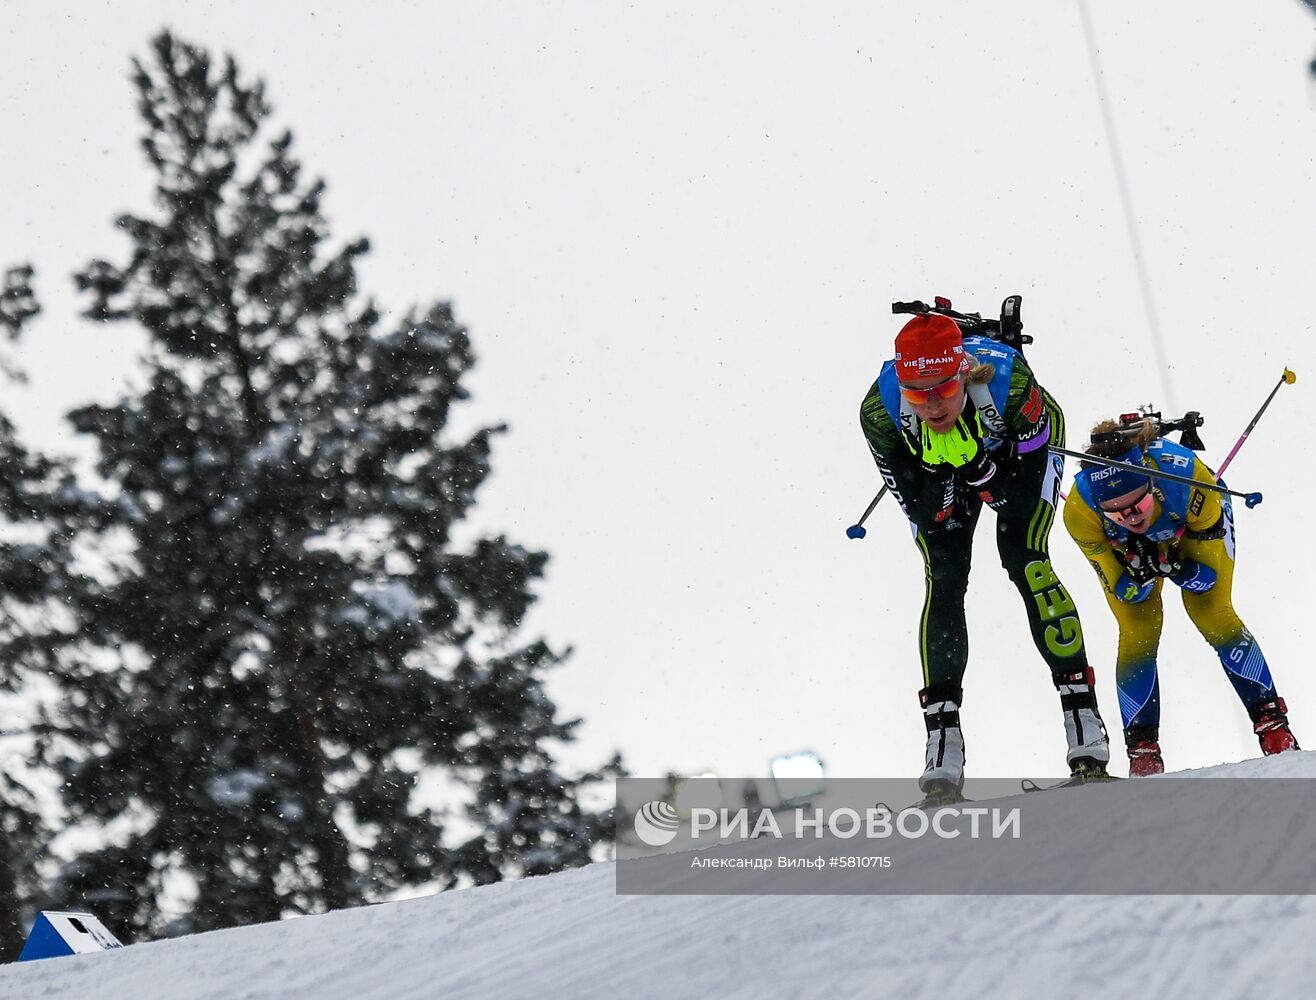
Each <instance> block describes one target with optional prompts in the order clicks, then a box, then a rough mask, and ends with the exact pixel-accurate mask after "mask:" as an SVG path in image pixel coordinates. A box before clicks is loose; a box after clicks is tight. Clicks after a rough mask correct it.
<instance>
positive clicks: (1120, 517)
mask: <svg viewBox="0 0 1316 1000" xmlns="http://www.w3.org/2000/svg"><path fill="white" fill-rule="evenodd" d="M1155 499H1156V498H1155V497H1153V496H1152V488H1151V486H1150V485H1148V487H1147V492H1146V493H1144V494H1143V495H1142V496H1140V497H1138V499H1137V500H1135V501H1134V502H1133V503H1131V504H1129V505H1128V506H1127V507H1121V508H1120V509H1119V510H1107V509H1106V508H1105V507H1102V508H1101V513H1103V514H1105V515H1106V516H1107V517H1108V518H1110V519H1111V520H1112V521H1127V520H1128V519H1129V518H1131V517H1137V516H1139V515H1140V514H1146V513H1147V511H1149V510H1151V506H1152V503H1153V502H1154V501H1155Z"/></svg>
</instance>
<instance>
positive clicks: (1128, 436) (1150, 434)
mask: <svg viewBox="0 0 1316 1000" xmlns="http://www.w3.org/2000/svg"><path fill="white" fill-rule="evenodd" d="M1139 425H1141V426H1139ZM1134 427H1137V431H1136V432H1135V433H1129V432H1130V431H1132V430H1133V428H1134ZM1121 431H1122V432H1124V433H1123V434H1122V436H1121V437H1120V439H1119V440H1117V441H1102V442H1090V443H1089V444H1088V446H1087V447H1086V448H1084V449H1083V450H1084V451H1086V452H1087V453H1088V454H1089V455H1095V456H1096V457H1097V458H1119V457H1120V456H1121V455H1123V454H1124V453H1125V452H1126V451H1128V450H1129V449H1130V448H1133V447H1135V446H1136V447H1138V448H1146V447H1147V445H1149V444H1151V443H1152V442H1153V441H1155V440H1156V438H1157V437H1158V434H1157V427H1156V424H1155V422H1154V421H1151V420H1146V419H1144V420H1141V421H1138V423H1136V424H1122V423H1120V422H1119V421H1118V420H1102V421H1101V422H1100V423H1098V424H1097V425H1096V426H1095V427H1093V428H1092V435H1091V436H1092V437H1094V438H1095V437H1097V436H1098V435H1101V434H1113V433H1119V432H1121ZM1078 464H1079V466H1080V468H1084V469H1090V468H1092V467H1093V466H1094V465H1096V464H1097V463H1095V462H1084V461H1081V460H1080V461H1079V463H1078Z"/></svg>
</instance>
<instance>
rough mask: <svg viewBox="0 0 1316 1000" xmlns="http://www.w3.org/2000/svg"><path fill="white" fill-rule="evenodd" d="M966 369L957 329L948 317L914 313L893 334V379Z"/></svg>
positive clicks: (950, 372)
mask: <svg viewBox="0 0 1316 1000" xmlns="http://www.w3.org/2000/svg"><path fill="white" fill-rule="evenodd" d="M968 370H969V357H968V355H967V354H965V353H964V338H963V337H961V336H960V328H959V327H958V326H956V325H955V321H954V320H953V319H951V318H950V317H949V316H938V315H937V314H936V313H929V314H928V315H926V316H915V317H914V318H913V319H911V320H910V321H909V322H908V323H906V324H905V325H904V326H903V327H902V328H901V330H900V332H899V333H898V334H896V378H898V379H899V380H900V381H902V382H903V381H906V380H908V379H915V378H932V377H933V376H936V375H941V376H944V377H945V378H950V377H951V376H952V375H954V374H956V373H957V372H962V371H968Z"/></svg>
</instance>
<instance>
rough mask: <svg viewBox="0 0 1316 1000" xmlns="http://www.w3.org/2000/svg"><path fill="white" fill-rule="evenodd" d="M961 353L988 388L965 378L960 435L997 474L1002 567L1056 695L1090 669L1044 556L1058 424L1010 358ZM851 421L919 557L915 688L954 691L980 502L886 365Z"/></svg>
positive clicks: (992, 349) (976, 346)
mask: <svg viewBox="0 0 1316 1000" xmlns="http://www.w3.org/2000/svg"><path fill="white" fill-rule="evenodd" d="M964 348H965V351H966V353H968V354H969V356H970V360H971V361H972V362H976V363H977V364H978V365H979V366H981V365H990V366H991V367H992V369H993V371H992V372H991V374H990V378H985V376H986V374H987V372H986V370H985V369H982V368H978V369H977V370H976V373H971V375H970V378H971V379H973V381H971V382H970V383H969V384H968V385H966V387H965V396H966V397H967V398H966V399H965V404H964V412H963V413H962V414H961V417H960V420H959V421H958V422H957V430H958V431H959V432H960V433H961V434H962V435H967V436H968V437H970V438H973V439H974V442H973V444H971V445H970V447H973V446H974V445H976V446H978V447H984V448H986V449H987V452H988V454H989V455H990V456H991V457H992V459H993V460H994V462H995V464H996V467H997V472H996V475H995V476H994V477H993V478H992V480H991V494H992V497H993V500H994V501H997V502H998V509H997V521H996V541H997V549H998V551H999V553H1000V557H1001V564H1002V565H1003V566H1004V567H1005V570H1006V573H1007V574H1009V577H1010V580H1011V581H1012V582H1013V583H1014V585H1015V587H1016V588H1017V589H1018V591H1019V594H1020V596H1021V597H1022V599H1023V602H1024V606H1025V608H1026V610H1027V614H1028V622H1029V626H1030V628H1031V630H1032V634H1033V641H1034V643H1035V644H1036V646H1037V649H1038V652H1040V653H1041V655H1042V657H1043V659H1044V660H1045V661H1046V662H1047V665H1048V666H1049V667H1050V669H1051V673H1052V676H1053V679H1054V680H1055V682H1056V684H1057V685H1058V686H1059V685H1060V684H1061V681H1062V679H1063V678H1066V677H1070V676H1072V675H1073V674H1075V673H1076V672H1078V671H1084V672H1086V671H1087V655H1086V652H1085V650H1084V646H1083V629H1082V626H1081V624H1080V622H1079V618H1078V612H1077V611H1076V609H1075V607H1074V603H1073V601H1072V600H1071V599H1070V596H1069V593H1068V591H1067V590H1066V589H1065V587H1064V585H1063V584H1062V583H1061V582H1060V581H1059V580H1058V579H1057V578H1056V574H1055V571H1054V570H1053V569H1052V567H1051V558H1050V554H1049V551H1048V540H1049V537H1050V532H1051V525H1052V523H1053V522H1054V520H1055V513H1056V502H1057V499H1058V496H1059V492H1060V479H1061V475H1062V474H1063V471H1064V465H1063V462H1064V460H1063V458H1061V457H1060V456H1058V455H1056V456H1053V455H1051V453H1050V452H1048V451H1047V445H1048V444H1054V445H1057V446H1061V445H1063V444H1064V440H1065V419H1064V414H1063V413H1062V412H1061V410H1060V407H1059V406H1058V405H1057V403H1056V401H1055V400H1054V399H1053V398H1052V397H1051V395H1050V394H1049V393H1048V392H1047V391H1046V390H1045V389H1044V388H1043V387H1042V386H1041V385H1040V384H1038V382H1037V379H1036V378H1035V377H1034V376H1033V372H1032V369H1031V368H1030V367H1029V366H1028V364H1027V362H1026V361H1025V360H1024V358H1023V356H1022V355H1020V354H1019V353H1018V352H1017V351H1014V350H1012V349H1011V348H1009V347H1006V346H1005V345H1003V344H999V343H997V342H995V341H992V340H989V339H987V338H984V337H965V338H964ZM860 423H861V425H862V427H863V431H864V436H865V438H866V439H867V441H868V446H869V449H870V450H871V451H872V453H873V457H874V459H876V461H877V466H878V469H879V470H880V471H881V473H882V478H883V479H884V480H885V481H886V484H887V486H888V487H889V488H890V490H891V492H892V494H893V495H894V496H895V498H896V500H897V501H898V502H899V503H900V505H901V507H902V508H903V510H904V511H905V514H906V516H907V517H908V518H909V520H910V522H911V523H912V525H913V528H914V541H915V544H916V545H917V546H918V548H919V551H920V553H922V556H923V564H924V579H925V584H926V591H925V600H924V607H923V615H922V619H921V622H920V628H919V637H920V642H919V652H920V657H921V659H922V661H923V678H924V687H925V688H933V689H935V690H938V691H941V690H946V691H950V692H951V694H952V695H953V694H955V693H959V689H960V687H961V682H962V678H963V675H964V670H965V666H966V665H967V662H968V634H967V630H966V627H965V617H964V596H965V591H966V589H967V587H968V579H969V563H970V556H971V554H972V548H973V531H974V528H975V527H976V525H977V521H978V517H979V514H980V512H981V510H982V506H983V503H982V500H981V499H980V498H979V495H978V493H977V492H976V491H975V490H974V489H972V488H970V487H968V486H967V485H966V484H965V483H964V481H963V480H962V479H961V478H960V477H958V476H957V475H956V474H955V473H956V464H955V457H954V456H947V455H946V454H944V453H943V451H944V449H942V448H940V447H939V444H938V440H939V436H938V435H934V434H931V433H930V432H929V431H928V429H927V428H926V427H925V426H924V425H923V424H922V422H921V421H920V420H919V419H918V417H917V415H916V414H915V413H914V411H913V409H912V407H910V406H909V404H908V403H906V402H905V400H904V398H903V397H902V396H901V394H900V387H899V384H898V382H897V380H896V374H895V365H894V362H891V361H888V362H887V363H886V364H885V365H883V367H882V371H881V374H880V375H879V376H878V379H877V381H876V382H875V383H874V384H873V386H872V388H871V389H870V390H869V392H868V395H867V396H866V397H865V399H864V402H863V406H862V408H861V410H860ZM948 458H949V459H950V460H949V461H948V460H947V459H948ZM1093 704H1095V701H1094V702H1093Z"/></svg>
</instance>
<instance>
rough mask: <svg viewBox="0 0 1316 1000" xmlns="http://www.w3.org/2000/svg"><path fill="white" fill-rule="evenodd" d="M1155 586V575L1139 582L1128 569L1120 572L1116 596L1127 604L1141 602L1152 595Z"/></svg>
mask: <svg viewBox="0 0 1316 1000" xmlns="http://www.w3.org/2000/svg"><path fill="white" fill-rule="evenodd" d="M1155 586H1156V577H1155V576H1152V577H1151V579H1149V580H1145V581H1143V582H1139V581H1137V580H1135V579H1134V578H1133V577H1132V576H1131V575H1130V574H1129V572H1128V571H1127V570H1126V571H1125V572H1123V573H1121V574H1120V578H1119V580H1118V581H1117V582H1116V583H1115V596H1116V597H1117V598H1119V599H1120V600H1121V601H1123V602H1124V603H1125V604H1141V603H1142V602H1143V601H1145V600H1147V598H1149V597H1151V592H1152V588H1153V587H1155Z"/></svg>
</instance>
